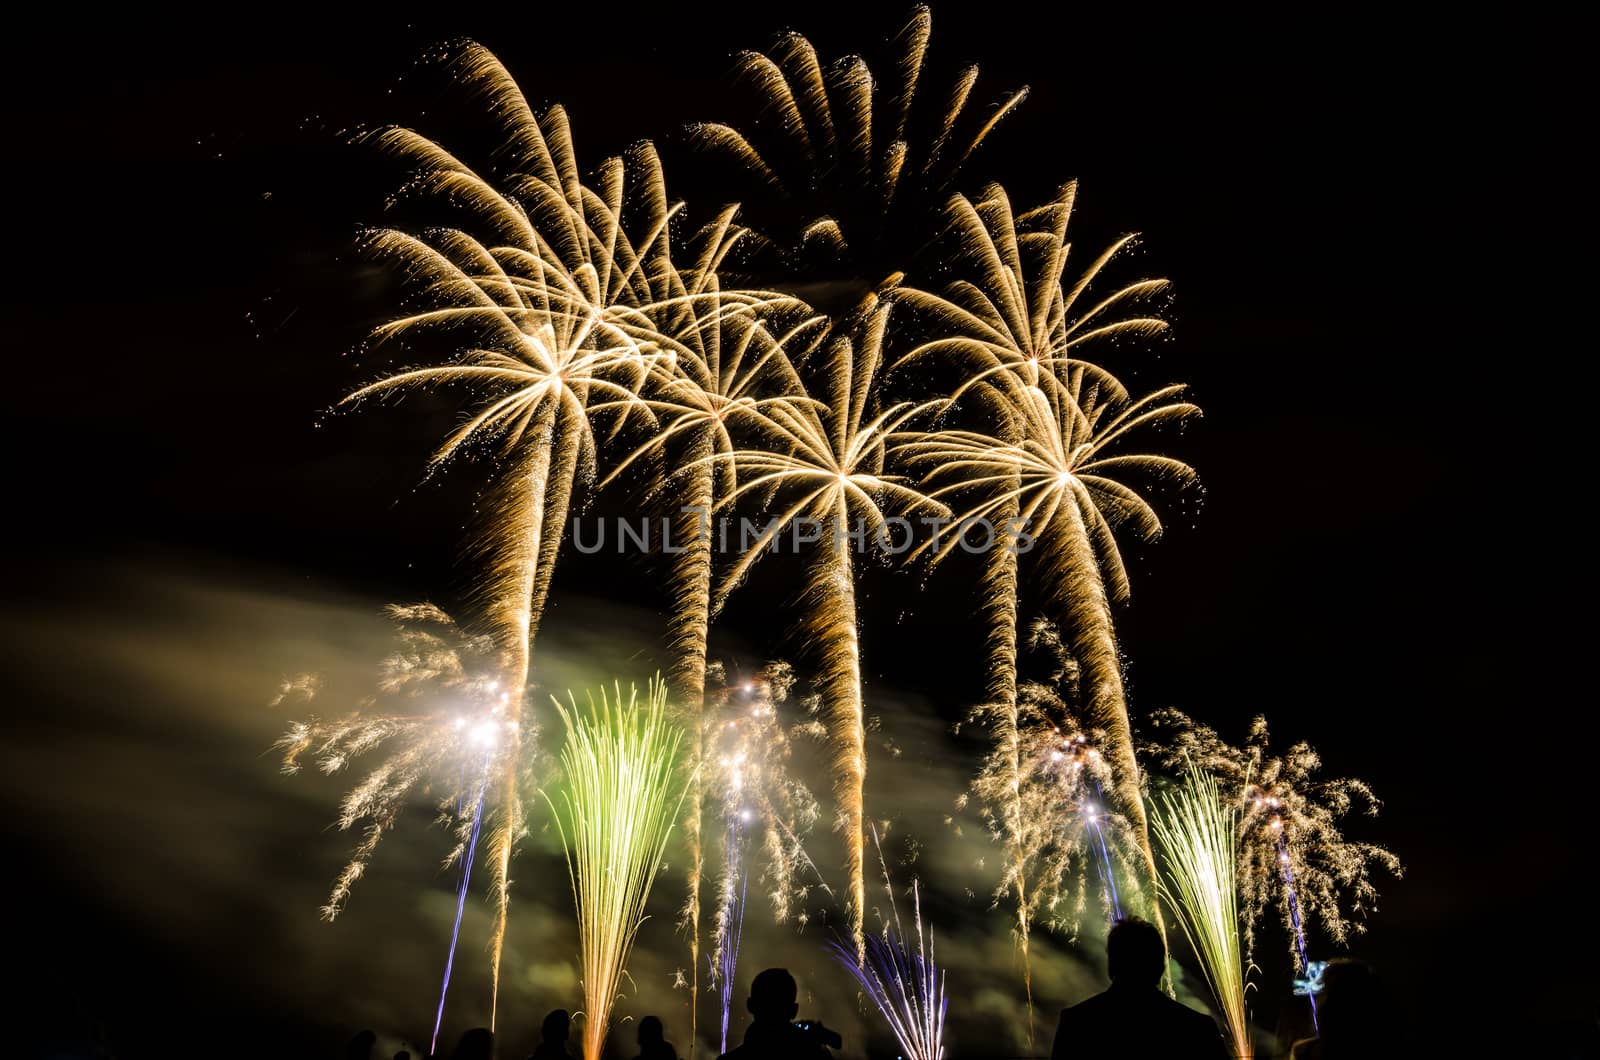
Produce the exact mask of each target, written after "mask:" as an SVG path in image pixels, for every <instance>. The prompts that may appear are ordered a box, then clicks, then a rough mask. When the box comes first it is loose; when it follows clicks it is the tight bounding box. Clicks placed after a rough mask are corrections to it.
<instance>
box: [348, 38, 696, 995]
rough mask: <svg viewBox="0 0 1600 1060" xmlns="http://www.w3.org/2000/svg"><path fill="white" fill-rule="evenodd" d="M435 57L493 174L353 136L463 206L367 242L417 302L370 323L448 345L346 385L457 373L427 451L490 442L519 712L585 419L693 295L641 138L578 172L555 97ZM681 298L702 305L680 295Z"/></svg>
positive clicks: (497, 873)
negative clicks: (420, 227) (487, 127)
mask: <svg viewBox="0 0 1600 1060" xmlns="http://www.w3.org/2000/svg"><path fill="white" fill-rule="evenodd" d="M447 65H448V72H449V74H450V77H451V79H452V81H453V82H455V83H456V84H458V85H459V86H461V87H462V88H464V89H465V90H466V91H468V92H470V93H472V94H474V95H476V96H478V97H479V98H480V99H481V100H482V102H483V103H484V105H485V108H486V110H487V111H488V113H489V114H490V115H492V117H493V118H494V120H495V121H496V123H497V124H498V126H499V129H500V132H501V135H502V137H503V144H502V147H501V149H500V150H499V151H498V152H497V153H496V156H495V157H496V167H497V168H496V172H495V179H493V180H491V179H490V178H488V177H485V176H482V175H480V174H479V173H477V172H475V171H474V170H473V169H472V168H470V167H469V166H468V165H467V164H466V163H464V162H463V161H461V160H460V159H458V158H457V157H455V156H454V155H452V154H451V153H450V152H448V151H447V150H445V149H444V148H443V147H442V146H440V145H439V144H437V143H434V142H433V141H432V140H429V139H427V138H426V137H424V136H422V135H420V134H418V133H415V132H412V131H410V130H407V129H397V128H384V129H379V130H376V131H374V132H371V133H367V134H364V135H363V136H362V137H361V140H362V141H364V142H367V143H369V144H373V145H376V146H377V147H378V148H379V149H381V150H383V151H384V152H386V153H388V154H390V155H392V156H394V157H396V158H398V159H399V160H400V161H401V162H402V163H403V164H405V165H406V166H408V167H409V168H410V169H411V170H412V173H413V175H412V177H411V179H410V180H409V181H408V183H407V184H406V185H405V187H404V188H402V189H401V191H400V192H399V193H398V194H397V195H396V196H395V201H396V202H401V201H410V200H413V199H417V198H430V199H438V200H442V201H443V202H444V203H445V204H447V205H448V206H449V207H451V208H452V209H454V210H456V211H457V212H458V213H459V214H460V215H461V216H462V218H463V221H464V226H463V228H462V229H445V230H433V231H427V232H422V233H412V232H407V231H400V230H396V229H385V230H381V231H378V232H376V233H374V234H373V235H372V236H370V237H369V239H368V245H369V247H370V248H371V249H372V250H373V251H374V252H375V253H376V254H377V255H378V256H380V257H383V258H387V259H390V260H393V261H396V262H398V263H399V264H400V265H401V266H402V267H403V268H404V269H405V270H406V272H407V273H408V276H409V279H410V280H411V281H412V283H413V286H414V289H415V290H416V292H417V293H416V297H418V298H419V299H420V300H421V301H422V303H423V304H422V305H421V306H420V307H419V308H417V309H416V310H415V311H412V312H408V313H406V314H404V315H403V316H401V317H400V318H398V319H396V320H394V321H392V322H390V323H388V324H386V325H384V326H383V327H381V328H379V329H378V331H377V333H376V334H375V336H374V339H375V340H376V341H378V342H380V343H398V342H402V341H404V342H407V343H418V342H427V341H430V340H431V341H436V342H442V343H445V344H446V346H447V349H448V350H449V351H450V353H449V355H448V356H447V358H446V359H445V360H444V362H443V363H435V364H432V365H428V366H424V367H418V368H411V369H407V370H403V371H399V372H395V373H393V374H391V375H389V376H387V377H385V378H383V379H380V380H378V381H377V382H375V383H372V384H370V385H369V386H366V387H363V388H361V389H360V390H357V391H356V392H355V393H354V394H352V395H351V396H350V399H349V400H350V401H362V400H366V399H371V398H376V397H382V396H385V395H390V394H398V393H402V392H405V391H408V390H413V389H418V388H432V387H441V386H445V387H448V386H455V387H460V388H463V389H465V390H466V391H467V393H468V400H469V413H468V418H467V420H466V422H465V423H464V424H463V425H462V426H461V427H460V428H459V429H457V430H456V431H455V432H454V433H453V434H451V435H450V437H449V438H448V439H447V440H446V441H445V443H444V444H443V445H442V446H441V447H440V449H439V451H438V453H437V454H436V456H435V463H438V462H442V461H444V460H447V459H449V458H450V457H452V456H454V455H456V454H457V453H459V452H462V451H463V450H465V449H467V448H469V447H472V446H477V447H480V448H484V449H489V450H492V451H494V452H495V454H496V457H497V460H498V463H497V473H496V475H495V480H494V483H493V487H492V493H493V496H494V498H495V502H494V504H493V505H492V511H491V513H490V515H489V518H488V519H487V520H486V528H485V531H484V533H483V534H482V536H481V538H480V539H479V540H478V541H477V542H476V543H475V544H476V546H477V550H478V551H479V552H481V553H483V554H484V555H485V556H486V557H487V558H488V566H489V571H488V574H487V576H486V577H485V579H484V582H483V590H482V596H483V599H484V601H485V610H486V611H487V613H488V618H489V619H490V622H491V624H492V626H493V627H494V630H495V635H496V636H497V638H498V641H499V643H500V645H501V655H502V662H501V669H502V673H503V677H504V681H505V684H506V686H507V690H508V702H509V704H510V707H509V709H511V710H512V711H514V712H516V714H517V716H518V717H519V718H520V716H521V713H522V711H523V709H524V705H525V702H526V698H527V691H528V688H529V685H530V673H531V664H532V652H533V644H534V640H535V638H536V637H537V634H538V629H539V624H540V620H541V617H542V615H543V612H544V607H545V601H546V599H547V598H548V594H549V589H550V584H551V576H552V573H553V571H554V567H555V563H556V559H557V556H558V554H559V551H560V547H561V544H562V541H563V538H564V531H565V529H566V521H567V512H568V507H569V505H570V504H571V502H572V498H573V491H574V484H575V482H576V480H577V478H578V475H579V472H580V471H582V472H583V473H584V474H585V476H586V477H587V476H588V475H590V474H592V470H593V464H594V458H595V438H594V436H593V433H592V427H591V423H590V420H591V418H592V417H594V416H596V415H603V414H605V413H608V412H620V413H621V414H622V419H623V421H624V422H625V420H626V418H627V417H629V416H633V415H639V416H643V417H645V418H646V419H650V418H652V417H653V414H652V413H651V412H650V411H649V408H648V406H646V405H644V404H643V403H641V402H640V401H639V400H638V397H637V391H638V389H639V387H640V386H641V385H643V383H644V381H645V379H646V378H647V377H648V376H649V374H650V371H651V370H652V368H653V367H654V366H655V364H656V362H657V361H658V360H659V359H661V358H663V357H667V356H670V355H669V354H666V353H663V352H662V351H661V350H660V349H659V347H657V346H655V345H654V344H653V342H652V337H651V335H650V334H649V329H648V326H647V325H648V323H649V321H650V319H651V316H650V313H649V312H647V311H646V309H647V307H657V306H659V305H660V304H661V303H664V302H668V303H674V304H677V305H679V306H680V307H682V306H683V305H685V304H686V303H687V302H688V301H689V300H690V298H691V295H690V293H689V291H688V290H686V289H685V287H684V285H683V284H682V283H681V282H679V281H680V276H679V274H678V273H677V272H676V271H675V270H674V269H672V268H671V267H670V261H671V257H670V246H669V232H668V226H669V222H670V220H671V217H672V214H673V212H674V211H673V210H672V209H671V208H669V207H668V205H667V199H666V190H665V184H664V180H663V177H662V174H661V170H660V167H659V164H658V162H657V159H656V157H655V154H654V152H653V151H652V150H650V149H649V148H648V147H644V148H641V149H639V150H638V151H637V152H635V153H634V155H633V156H632V158H631V159H630V161H628V162H624V161H622V160H618V159H613V160H610V161H608V162H606V163H605V164H603V165H602V166H601V167H600V168H599V169H598V170H597V172H596V174H595V176H594V178H593V180H592V182H591V184H590V185H585V184H584V183H583V182H582V181H580V179H579V176H578V174H579V170H578V165H577V161H576V156H575V154H574V151H573V146H572V137H571V132H570V129H569V127H568V124H567V119H566V115H565V112H563V111H562V110H561V109H560V108H559V107H555V108H551V110H550V111H549V112H547V113H546V114H545V116H544V117H543V118H542V119H540V118H536V117H535V115H534V113H533V111H532V109H531V108H530V107H529V106H528V103H527V101H526V99H525V98H524V97H523V95H522V93H521V90H520V89H519V88H518V87H517V85H516V83H515V81H513V80H512V78H511V76H510V74H509V73H508V72H507V71H506V70H505V68H504V67H503V66H502V65H501V64H500V62H499V61H498V60H497V59H495V57H494V56H493V55H491V54H490V53H489V52H487V51H486V50H484V49H483V48H481V47H479V46H477V45H470V44H469V45H467V46H465V47H462V48H460V49H458V50H456V51H455V52H453V53H451V54H449V55H448V64H447ZM625 202H626V203H628V204H629V205H628V207H627V209H625V208H624V204H625ZM467 228H470V229H471V230H472V232H473V233H474V234H469V233H468V231H467V230H466V229H467ZM694 282H695V283H696V284H699V283H700V282H701V281H700V279H699V277H698V276H696V277H695V279H694ZM685 311H687V312H688V313H689V314H690V316H691V317H694V316H696V315H698V314H697V312H696V310H695V309H694V308H693V307H690V308H688V309H687V310H685ZM718 311H719V309H718V308H716V307H713V309H712V310H711V312H712V313H713V314H715V313H716V312H718ZM619 426H620V423H619ZM509 742H510V744H511V746H510V747H508V748H507V750H506V753H505V755H504V758H505V765H504V768H503V770H502V774H501V776H500V778H499V779H498V781H497V783H496V786H495V787H496V790H495V792H494V794H493V795H492V796H491V802H492V805H493V806H494V813H495V817H496V823H495V826H494V828H493V830H492V833H491V838H490V855H491V859H492V863H493V872H494V881H495V885H494V889H495V894H496V897H497V905H498V916H497V921H496V927H495V932H494V936H493V941H492V944H491V953H490V961H491V966H492V968H493V971H494V979H493V982H494V1000H495V1002H496V1003H497V1001H498V993H499V969H500V958H501V954H502V952H503V947H504V941H505V931H506V920H507V916H508V910H509V902H510V891H509V884H510V865H511V855H512V852H513V849H514V847H515V845H516V842H517V840H518V838H519V836H520V835H521V833H522V830H523V825H522V818H523V811H522V801H521V795H520V790H519V785H518V781H517V768H518V765H519V763H520V762H521V756H520V755H519V754H518V753H517V747H516V738H515V737H512V738H511V739H510V741H509ZM496 1007H497V1005H496ZM491 1011H493V1009H491Z"/></svg>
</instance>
